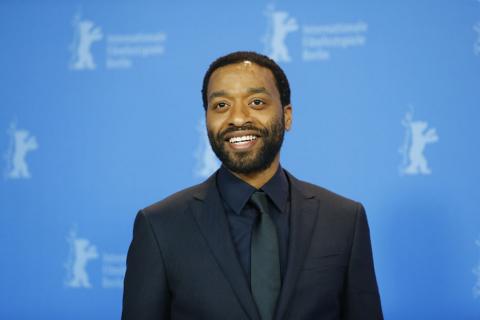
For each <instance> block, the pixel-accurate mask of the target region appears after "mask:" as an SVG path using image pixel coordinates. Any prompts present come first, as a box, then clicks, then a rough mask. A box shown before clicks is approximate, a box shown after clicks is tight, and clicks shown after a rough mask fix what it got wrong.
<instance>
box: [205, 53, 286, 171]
mask: <svg viewBox="0 0 480 320" xmlns="http://www.w3.org/2000/svg"><path fill="white" fill-rule="evenodd" d="M207 99H208V106H207V114H206V117H207V121H206V122H207V131H208V138H209V140H210V144H211V146H212V149H213V151H214V152H215V154H216V155H217V157H218V158H219V159H220V160H221V161H222V163H223V164H224V165H225V166H226V167H227V168H228V169H230V170H231V171H233V172H236V173H241V174H250V173H256V172H261V171H263V170H265V169H267V168H268V167H269V166H270V165H271V164H272V162H273V161H274V160H275V159H276V158H277V159H278V157H279V151H280V148H281V146H282V142H283V136H284V133H285V129H287V130H289V129H290V126H291V114H292V107H291V106H290V105H288V106H285V107H282V104H281V102H280V93H279V92H278V89H277V87H276V85H275V78H274V77H273V74H272V72H271V71H270V70H269V69H267V68H264V67H261V66H259V65H257V64H255V63H252V62H250V61H245V62H241V63H236V64H231V65H227V66H224V67H221V68H218V69H217V70H215V71H214V72H213V74H212V76H211V78H210V81H209V83H208V91H207Z"/></svg>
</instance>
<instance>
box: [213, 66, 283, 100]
mask: <svg viewBox="0 0 480 320" xmlns="http://www.w3.org/2000/svg"><path fill="white" fill-rule="evenodd" d="M251 87H264V88H266V89H267V90H269V91H271V92H272V93H274V92H276V93H277V94H278V91H277V88H276V85H275V78H274V76H273V74H272V72H271V71H270V69H268V68H265V67H262V66H260V65H258V64H256V63H253V62H251V61H243V62H239V63H234V64H229V65H226V66H223V67H220V68H218V69H217V70H215V71H214V72H213V73H212V75H211V77H210V80H209V82H208V92H212V91H216V90H229V89H230V90H242V89H247V88H251Z"/></svg>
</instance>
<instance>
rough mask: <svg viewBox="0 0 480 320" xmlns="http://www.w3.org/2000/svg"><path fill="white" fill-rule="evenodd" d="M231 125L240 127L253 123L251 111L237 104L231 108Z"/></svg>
mask: <svg viewBox="0 0 480 320" xmlns="http://www.w3.org/2000/svg"><path fill="white" fill-rule="evenodd" d="M229 116H230V118H229V119H228V120H229V121H228V122H229V125H232V126H237V127H240V126H242V125H245V124H247V123H250V122H251V118H250V109H249V108H248V106H245V105H243V104H241V103H236V104H235V105H234V106H232V107H231V108H230V115H229Z"/></svg>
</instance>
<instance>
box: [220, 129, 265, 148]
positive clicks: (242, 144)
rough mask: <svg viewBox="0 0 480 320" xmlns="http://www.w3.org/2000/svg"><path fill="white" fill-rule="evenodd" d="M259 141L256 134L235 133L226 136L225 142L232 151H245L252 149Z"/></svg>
mask: <svg viewBox="0 0 480 320" xmlns="http://www.w3.org/2000/svg"><path fill="white" fill-rule="evenodd" d="M259 139H260V136H258V135H257V134H253V133H241V132H235V133H233V134H229V135H227V137H226V138H225V142H227V143H228V145H229V146H230V147H231V148H232V149H234V150H242V151H245V150H248V149H250V148H252V147H253V146H254V145H255V144H256V143H257V141H258V140H259Z"/></svg>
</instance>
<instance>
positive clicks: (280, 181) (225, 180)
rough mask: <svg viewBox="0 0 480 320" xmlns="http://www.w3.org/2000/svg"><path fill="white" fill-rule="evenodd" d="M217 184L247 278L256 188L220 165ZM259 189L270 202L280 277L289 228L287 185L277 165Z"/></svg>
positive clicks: (256, 212)
mask: <svg viewBox="0 0 480 320" xmlns="http://www.w3.org/2000/svg"><path fill="white" fill-rule="evenodd" d="M217 186H218V190H219V193H220V197H221V198H222V200H223V206H224V208H225V212H226V216H227V220H228V224H229V227H230V234H231V236H232V240H233V244H234V246H235V249H236V251H237V256H238V258H239V261H240V264H241V266H242V268H243V270H244V271H245V274H246V276H247V279H250V244H251V236H252V230H253V225H254V223H255V221H256V218H257V216H258V214H259V212H258V209H257V208H255V207H254V206H253V205H252V204H251V203H250V202H249V199H250V197H251V195H252V194H253V193H254V192H255V191H257V189H256V188H255V187H253V186H251V185H249V184H248V183H246V182H244V181H243V180H241V179H240V178H238V177H236V176H235V175H234V174H232V173H231V172H230V171H229V170H228V169H227V168H226V167H225V166H223V165H222V166H221V167H220V169H219V171H218V174H217ZM259 190H261V191H263V192H265V193H266V194H267V197H268V200H269V201H268V202H269V214H271V217H272V219H273V222H274V223H275V226H276V228H277V235H278V244H279V251H280V272H281V275H282V279H283V278H284V275H285V268H286V265H287V248H288V235H289V229H290V223H289V222H290V185H289V182H288V178H287V176H286V174H285V172H284V171H283V169H282V167H281V166H280V165H279V166H278V169H277V171H276V172H275V174H274V175H273V177H272V178H271V179H270V180H269V181H268V182H267V183H266V184H265V185H263V186H262V187H261V188H260V189H259Z"/></svg>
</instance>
